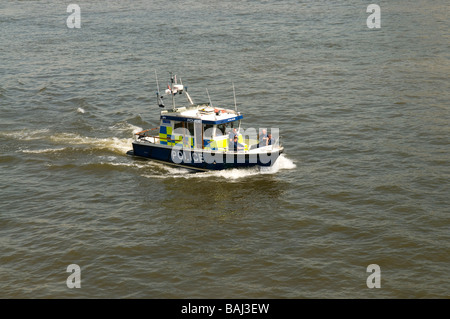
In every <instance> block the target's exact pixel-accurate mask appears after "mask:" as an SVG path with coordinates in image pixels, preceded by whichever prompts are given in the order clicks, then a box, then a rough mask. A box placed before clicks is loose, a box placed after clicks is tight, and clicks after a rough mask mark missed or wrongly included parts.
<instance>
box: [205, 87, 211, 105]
mask: <svg viewBox="0 0 450 319" xmlns="http://www.w3.org/2000/svg"><path fill="white" fill-rule="evenodd" d="M206 94H208V99H209V105H210V106H211V107H213V105H212V102H211V97H210V96H209V92H208V89H206Z"/></svg>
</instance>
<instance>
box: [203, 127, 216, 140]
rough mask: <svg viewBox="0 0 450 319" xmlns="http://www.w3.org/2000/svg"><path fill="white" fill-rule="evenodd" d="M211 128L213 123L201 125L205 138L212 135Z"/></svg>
mask: <svg viewBox="0 0 450 319" xmlns="http://www.w3.org/2000/svg"><path fill="white" fill-rule="evenodd" d="M213 128H214V125H212V124H205V125H203V132H204V133H203V136H204V137H205V138H212V137H213Z"/></svg>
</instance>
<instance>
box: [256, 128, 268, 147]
mask: <svg viewBox="0 0 450 319" xmlns="http://www.w3.org/2000/svg"><path fill="white" fill-rule="evenodd" d="M267 142H268V140H267V131H266V129H263V130H262V133H261V134H259V143H258V147H263V146H266V145H267Z"/></svg>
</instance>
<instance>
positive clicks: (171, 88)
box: [170, 72, 175, 111]
mask: <svg viewBox="0 0 450 319" xmlns="http://www.w3.org/2000/svg"><path fill="white" fill-rule="evenodd" d="M170 75H171V76H170V81H171V83H172V86H171V87H170V93H171V94H172V105H173V111H175V93H174V89H173V88H174V87H173V85H174V80H173V73H172V72H171V73H170Z"/></svg>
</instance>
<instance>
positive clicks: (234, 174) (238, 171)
mask: <svg viewBox="0 0 450 319" xmlns="http://www.w3.org/2000/svg"><path fill="white" fill-rule="evenodd" d="M153 164H155V165H157V166H158V167H159V168H161V169H163V170H164V171H165V174H143V175H142V176H143V177H148V178H212V177H220V178H224V179H227V180H238V179H242V178H246V177H250V176H257V175H261V174H275V173H277V172H279V171H280V170H284V169H294V168H295V167H296V165H295V164H294V162H293V161H292V160H291V159H289V158H287V157H286V156H285V155H284V154H282V155H281V156H280V157H278V159H277V161H276V162H275V164H274V165H273V166H271V167H267V168H266V167H251V168H233V169H226V170H219V171H207V172H196V173H193V171H192V170H189V169H184V168H174V167H171V166H169V165H164V164H159V163H154V162H153Z"/></svg>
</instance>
